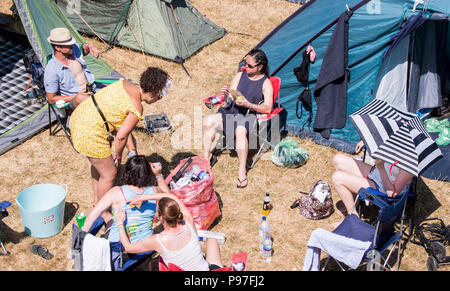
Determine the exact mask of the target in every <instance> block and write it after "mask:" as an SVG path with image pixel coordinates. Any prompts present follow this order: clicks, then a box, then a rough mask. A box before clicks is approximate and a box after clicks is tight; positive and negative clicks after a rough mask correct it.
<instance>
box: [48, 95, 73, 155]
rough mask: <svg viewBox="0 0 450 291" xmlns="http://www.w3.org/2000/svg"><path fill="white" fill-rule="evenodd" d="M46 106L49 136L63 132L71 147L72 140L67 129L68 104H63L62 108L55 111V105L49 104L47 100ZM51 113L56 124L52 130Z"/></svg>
mask: <svg viewBox="0 0 450 291" xmlns="http://www.w3.org/2000/svg"><path fill="white" fill-rule="evenodd" d="M47 105H48V123H49V126H48V127H49V132H50V136H54V135H56V133H58V132H59V131H60V130H63V131H64V134H65V135H66V137H67V139H68V140H69V142H70V144H71V145H72V147H73V143H72V138H71V136H70V129H69V127H68V123H69V116H70V112H68V111H69V109H67V107H68V103H66V104H64V105H63V107H61V108H58V109H56V108H57V107H56V105H55V104H50V102H49V101H48V100H47ZM52 113H53V116H54V117H55V118H56V120H57V122H58V124H57V125H56V126H55V128H54V129H53V130H52Z"/></svg>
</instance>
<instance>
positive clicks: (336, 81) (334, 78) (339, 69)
mask: <svg viewBox="0 0 450 291" xmlns="http://www.w3.org/2000/svg"><path fill="white" fill-rule="evenodd" d="M352 14H353V12H352V11H351V10H347V11H346V12H344V13H342V14H341V16H340V17H339V20H338V22H337V24H336V27H335V29H334V32H333V35H332V36H331V39H330V42H329V44H328V48H327V51H326V53H325V56H324V58H323V62H322V66H321V67H320V72H319V77H318V78H317V83H316V87H315V89H314V99H315V100H316V103H317V112H316V118H315V120H314V131H316V132H319V133H320V134H321V135H322V137H324V138H326V139H329V138H330V134H331V129H332V128H343V127H344V126H345V122H346V119H347V82H348V80H349V78H350V71H349V69H348V21H349V19H350V17H351V16H352Z"/></svg>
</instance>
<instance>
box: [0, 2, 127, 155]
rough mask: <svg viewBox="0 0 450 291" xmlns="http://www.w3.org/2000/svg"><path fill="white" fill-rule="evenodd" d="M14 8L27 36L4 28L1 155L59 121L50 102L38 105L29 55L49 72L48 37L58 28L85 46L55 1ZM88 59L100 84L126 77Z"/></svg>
mask: <svg viewBox="0 0 450 291" xmlns="http://www.w3.org/2000/svg"><path fill="white" fill-rule="evenodd" d="M14 4H15V5H14V7H15V11H16V12H17V14H18V16H19V17H20V21H21V22H22V24H23V27H24V30H25V32H26V35H22V34H18V33H14V32H12V31H10V30H8V29H7V27H6V26H4V27H2V26H0V155H1V154H3V153H5V152H7V151H8V150H10V149H12V148H13V147H15V146H17V145H19V144H21V143H23V142H24V141H25V140H27V139H28V138H31V137H32V136H34V135H35V134H36V133H38V132H39V131H41V130H43V129H44V128H46V127H48V125H49V121H50V122H53V121H55V120H56V117H55V116H54V114H53V112H52V111H51V110H48V104H47V103H46V102H35V99H34V98H35V96H36V95H35V94H34V93H35V92H38V91H39V88H38V87H37V86H36V84H34V82H31V84H29V83H28V82H29V73H27V72H26V70H25V66H24V62H23V57H24V55H25V53H26V52H27V51H28V50H30V49H32V50H33V51H34V52H35V53H36V55H37V56H38V58H39V60H40V62H41V64H42V65H43V67H44V69H45V66H46V65H47V59H48V56H50V55H51V54H52V52H53V50H52V47H51V45H50V44H49V43H48V42H47V37H48V36H49V34H50V30H52V29H53V28H55V27H66V28H68V29H69V30H70V31H71V34H72V36H73V37H75V39H76V40H77V42H78V43H79V44H83V43H85V42H84V41H83V39H82V37H81V36H80V35H79V33H78V32H77V30H76V29H75V27H74V26H73V25H72V24H71V23H70V21H69V20H68V19H67V17H66V16H65V14H64V13H62V12H61V10H60V9H59V7H58V6H57V5H56V4H55V1H54V0H39V1H36V0H14ZM6 24H7V23H5V25H6ZM85 59H86V62H87V66H88V68H89V69H90V70H91V71H92V73H93V74H94V76H95V79H96V82H101V83H111V82H114V81H116V80H118V79H119V78H121V77H122V76H121V75H120V74H119V73H117V72H116V71H115V70H114V69H113V68H112V67H111V66H109V65H108V64H107V63H106V62H105V61H104V60H102V59H100V58H99V59H96V58H94V57H92V56H89V55H88V56H86V58H85ZM36 90H38V91H36ZM30 96H32V97H30Z"/></svg>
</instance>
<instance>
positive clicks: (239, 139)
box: [236, 126, 248, 187]
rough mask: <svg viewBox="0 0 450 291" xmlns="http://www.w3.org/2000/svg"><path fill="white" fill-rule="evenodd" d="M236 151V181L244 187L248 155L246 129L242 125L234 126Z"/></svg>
mask: <svg viewBox="0 0 450 291" xmlns="http://www.w3.org/2000/svg"><path fill="white" fill-rule="evenodd" d="M236 153H237V156H238V160H239V171H238V179H239V181H238V183H239V186H241V187H245V186H246V185H247V184H248V181H247V156H248V139H247V129H245V127H244V126H238V127H237V128H236Z"/></svg>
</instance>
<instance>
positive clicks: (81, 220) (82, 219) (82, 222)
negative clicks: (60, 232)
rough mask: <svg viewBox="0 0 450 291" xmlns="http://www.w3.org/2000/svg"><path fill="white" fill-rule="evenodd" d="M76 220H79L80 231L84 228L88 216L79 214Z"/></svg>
mask: <svg viewBox="0 0 450 291" xmlns="http://www.w3.org/2000/svg"><path fill="white" fill-rule="evenodd" d="M75 219H76V220H77V224H78V227H79V228H80V229H81V228H83V225H84V221H85V220H86V215H85V214H84V213H83V212H82V213H79V214H77V215H76V216H75Z"/></svg>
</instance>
